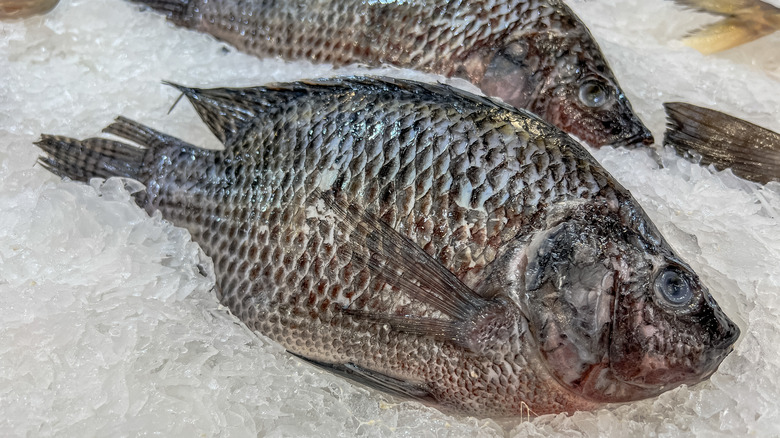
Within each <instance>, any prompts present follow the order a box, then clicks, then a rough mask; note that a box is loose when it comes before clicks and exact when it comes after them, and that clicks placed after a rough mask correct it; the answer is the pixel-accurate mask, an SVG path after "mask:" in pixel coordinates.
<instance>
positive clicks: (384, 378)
mask: <svg viewBox="0 0 780 438" xmlns="http://www.w3.org/2000/svg"><path fill="white" fill-rule="evenodd" d="M288 352H289V353H290V354H292V355H293V356H295V357H297V358H299V359H301V360H304V361H306V362H308V363H310V364H312V365H315V366H317V367H319V368H322V369H324V370H326V371H329V372H332V373H334V374H338V375H340V376H342V377H346V378H348V379H350V380H352V381H355V382H357V383H360V384H361V385H364V386H368V387H369V388H374V389H378V390H380V391H383V392H386V393H389V394H391V395H394V396H397V397H400V398H405V399H412V400H416V401H419V402H422V403H426V404H431V403H435V402H436V399H435V398H434V397H433V395H431V393H430V392H429V391H428V390H427V389H426V387H425V384H420V383H411V382H407V381H404V380H401V379H396V378H395V377H390V376H388V375H386V374H383V373H381V372H378V371H374V370H370V369H368V368H364V367H361V366H358V365H355V364H353V363H349V362H348V363H327V362H320V361H317V360H314V359H309V358H308V357H306V356H301V355H300V354H296V353H293V352H291V351H288Z"/></svg>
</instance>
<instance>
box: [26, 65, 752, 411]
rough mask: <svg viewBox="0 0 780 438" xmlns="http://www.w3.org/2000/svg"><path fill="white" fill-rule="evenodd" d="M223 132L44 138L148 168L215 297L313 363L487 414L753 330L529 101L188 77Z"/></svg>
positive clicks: (84, 155) (689, 356)
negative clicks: (195, 249)
mask: <svg viewBox="0 0 780 438" xmlns="http://www.w3.org/2000/svg"><path fill="white" fill-rule="evenodd" d="M176 87H177V88H178V89H179V90H181V91H182V93H184V94H185V95H186V96H187V98H188V99H189V100H190V102H191V103H192V104H193V105H194V106H195V108H196V109H197V111H198V113H199V114H200V116H201V118H202V119H203V121H204V122H205V123H206V124H208V126H209V127H210V128H211V130H212V131H213V132H214V133H215V134H216V135H217V137H218V138H219V139H220V140H221V141H222V142H223V143H224V145H225V149H224V150H222V151H214V150H206V149H201V148H198V147H196V146H193V145H190V144H187V143H185V142H183V141H181V140H178V139H176V138H173V137H170V136H168V135H166V134H163V133H160V132H157V131H155V130H152V129H151V128H148V127H145V126H143V125H141V124H138V123H136V122H133V121H130V120H128V119H125V118H119V119H117V120H116V122H115V123H113V124H112V125H110V126H109V127H108V128H106V129H105V132H108V133H111V134H114V135H116V136H119V137H120V138H124V139H127V140H129V141H132V142H133V143H135V144H136V145H141V147H139V146H133V145H130V144H126V143H123V142H121V141H116V140H109V139H103V138H91V139H87V140H83V141H80V140H74V139H71V138H66V137H57V136H49V135H44V136H42V138H41V140H40V141H39V142H38V143H37V145H38V146H39V147H40V148H42V149H43V151H44V152H45V156H43V157H41V159H40V163H41V164H42V165H43V166H44V167H46V168H47V169H49V170H51V171H52V172H54V173H56V174H58V175H61V176H67V177H70V178H72V179H75V180H81V181H86V180H88V179H90V178H92V177H101V178H108V177H111V176H122V177H128V178H134V179H137V180H138V181H140V182H142V183H144V184H145V186H146V189H145V190H144V191H141V192H139V193H137V194H136V195H135V196H136V200H137V202H138V204H139V205H141V206H142V207H144V208H145V209H146V210H147V211H149V212H152V211H155V210H159V211H160V212H162V215H163V217H165V218H167V219H168V220H170V221H172V222H173V223H174V224H177V225H179V226H182V227H186V228H187V229H188V230H189V231H190V233H191V234H192V237H193V239H194V240H195V241H197V242H199V243H200V245H201V246H202V248H203V250H204V251H205V252H206V253H207V254H208V255H210V256H211V257H212V258H213V260H214V267H215V271H216V274H217V280H218V286H219V289H220V290H221V293H220V298H221V300H222V302H223V303H224V304H225V305H227V306H228V307H229V308H230V309H231V311H232V312H233V313H234V314H235V315H237V316H238V317H239V318H240V319H241V320H242V321H244V322H245V323H246V324H247V325H248V326H249V327H250V328H252V329H254V330H257V331H259V332H261V333H263V334H265V335H267V336H269V337H270V338H272V339H274V340H276V341H277V342H279V343H280V344H282V345H283V346H284V347H285V348H286V349H287V350H289V351H290V352H291V353H293V354H295V355H297V356H299V357H301V358H303V359H305V360H307V361H309V362H311V363H314V364H316V365H318V366H321V367H324V368H327V369H329V370H331V371H334V372H337V373H340V374H343V375H345V376H348V377H350V378H352V379H355V380H358V381H360V382H362V383H364V384H367V385H369V386H372V387H375V388H378V389H381V390H383V391H386V392H389V393H392V394H396V395H401V396H404V397H409V398H412V399H415V400H419V401H422V402H425V403H430V404H434V405H436V406H439V407H440V408H442V409H444V410H447V411H451V412H457V413H461V414H468V415H475V416H493V417H502V416H517V415H522V414H523V412H524V410H526V411H528V410H530V412H531V413H532V414H537V415H541V414H547V413H558V412H573V411H576V410H589V409H595V408H597V407H600V406H603V405H604V404H605V403H610V402H627V401H632V400H638V399H643V398H647V397H652V396H655V395H658V394H660V393H662V392H664V391H668V390H670V389H672V388H675V387H677V386H679V385H681V384H688V385H692V384H695V383H698V382H700V381H702V380H705V379H707V378H708V377H709V376H710V375H711V374H712V373H714V372H715V370H716V369H717V367H718V365H719V364H720V362H721V361H722V360H723V359H724V358H725V357H726V355H727V354H728V353H729V352H730V351H731V350H732V346H733V344H734V342H735V341H736V340H737V337H738V336H739V329H738V328H737V326H736V325H735V324H734V323H733V322H731V321H730V320H729V319H728V317H727V316H726V315H724V313H723V312H722V311H721V309H720V308H719V307H718V305H717V304H716V303H715V301H714V300H713V298H712V296H710V294H709V292H708V291H707V289H706V288H705V286H704V285H702V283H701V281H700V280H699V277H698V276H697V275H696V273H694V272H693V271H692V270H691V268H690V267H689V266H688V265H687V264H686V263H685V262H684V261H683V260H681V259H680V258H679V257H678V256H677V255H676V254H675V253H674V251H673V250H672V248H670V247H669V245H668V244H667V242H666V241H665V240H664V238H663V237H662V236H661V235H660V234H659V232H658V230H657V229H656V227H655V226H654V225H653V224H652V223H651V222H650V221H649V220H648V218H647V216H646V215H645V213H644V212H643V211H642V209H641V208H640V206H639V205H638V204H637V203H636V201H635V200H634V199H633V198H632V197H631V195H630V194H629V193H628V192H627V191H626V190H625V189H624V188H623V187H622V186H620V184H618V183H617V182H616V181H615V180H614V179H613V178H612V177H611V176H610V175H609V174H608V173H607V172H606V171H605V170H604V169H603V168H602V167H601V166H600V165H599V164H598V163H597V162H596V161H595V160H594V159H593V158H592V157H591V156H590V155H589V154H588V153H587V152H586V151H585V150H584V148H583V147H582V146H580V145H579V144H578V143H576V142H574V141H573V140H571V138H570V137H569V136H568V135H566V134H564V133H563V132H561V131H560V130H558V129H557V128H555V127H553V126H551V125H549V124H547V123H546V122H544V121H542V120H541V119H539V118H537V117H536V116H533V115H531V114H530V113H527V112H524V111H520V110H517V109H514V108H512V107H509V106H507V105H503V104H499V103H496V102H494V101H492V100H490V99H487V98H483V97H478V96H475V95H472V94H469V93H466V92H463V91H458V90H456V89H453V88H449V87H446V86H442V85H428V84H421V83H417V82H413V81H405V80H391V79H377V78H342V79H330V80H321V81H311V82H298V83H289V84H277V85H269V86H265V87H257V88H246V89H228V88H221V89H211V90H204V89H194V88H187V87H183V86H176Z"/></svg>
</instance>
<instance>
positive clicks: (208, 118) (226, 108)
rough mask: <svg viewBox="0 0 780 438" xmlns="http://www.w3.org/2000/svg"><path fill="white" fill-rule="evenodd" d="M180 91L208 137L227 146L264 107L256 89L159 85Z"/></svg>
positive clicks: (169, 83) (264, 102) (261, 89)
mask: <svg viewBox="0 0 780 438" xmlns="http://www.w3.org/2000/svg"><path fill="white" fill-rule="evenodd" d="M163 83H165V84H167V85H170V86H172V87H174V88H176V89H177V90H179V91H181V92H182V93H183V94H184V96H186V97H187V99H188V100H189V101H190V103H191V104H192V106H193V107H195V111H197V112H198V115H199V116H200V118H201V120H203V122H204V123H206V125H207V126H208V127H209V129H210V130H211V132H212V133H214V135H215V136H216V137H217V138H218V139H219V141H220V142H222V144H223V145H225V146H228V145H230V144H232V142H233V141H234V140H235V139H237V138H240V137H241V135H242V134H243V133H244V131H245V129H246V128H247V126H249V125H251V124H252V121H253V120H254V119H255V118H256V117H257V116H258V115H259V114H260V113H261V112H262V111H263V110H264V108H265V107H267V106H268V102H266V101H264V100H262V99H258V98H257V97H258V95H259V94H260V93H262V91H264V90H265V89H264V88H262V87H258V88H212V89H201V88H190V87H185V86H183V85H178V84H174V83H172V82H163Z"/></svg>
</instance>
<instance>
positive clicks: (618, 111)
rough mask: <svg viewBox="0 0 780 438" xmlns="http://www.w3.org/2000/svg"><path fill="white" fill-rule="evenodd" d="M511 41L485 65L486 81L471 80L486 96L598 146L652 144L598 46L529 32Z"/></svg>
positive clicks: (572, 38) (557, 36) (484, 77)
mask: <svg viewBox="0 0 780 438" xmlns="http://www.w3.org/2000/svg"><path fill="white" fill-rule="evenodd" d="M583 28H584V26H583ZM579 34H583V32H579ZM584 34H585V36H586V37H588V38H592V37H590V34H589V33H587V30H584ZM508 41H509V42H508V43H507V44H504V45H503V46H502V47H500V48H499V49H497V50H496V51H495V52H493V54H492V58H490V59H489V60H488V61H487V62H485V65H486V67H485V70H484V74H483V76H482V78H481V79H476V78H473V77H472V81H474V82H477V83H479V87H480V88H481V89H482V91H483V92H485V93H486V94H487V95H489V96H497V97H500V98H501V99H503V100H504V101H505V102H507V103H508V104H510V105H512V106H514V107H516V108H526V109H529V110H531V111H532V112H534V113H536V114H537V115H539V116H540V117H542V118H543V119H546V120H547V121H549V122H551V123H553V124H555V125H556V126H558V127H559V128H561V129H563V130H564V131H566V132H568V133H571V134H573V135H575V136H577V137H578V138H579V139H581V140H584V141H586V142H588V144H590V145H591V146H594V147H600V146H604V145H613V146H637V145H642V144H644V145H649V144H652V143H653V136H652V134H651V133H650V130H648V129H647V127H645V125H644V124H643V123H642V121H641V120H639V117H637V116H636V114H634V110H633V109H632V108H631V104H630V103H629V102H628V99H627V98H626V96H625V94H624V93H623V90H622V89H621V88H620V86H619V85H618V83H617V80H616V79H615V77H614V75H613V74H612V71H611V70H610V68H609V66H608V65H607V62H606V60H604V58H603V57H602V55H601V53H600V50H599V48H598V46H597V45H596V43H595V42H592V41H587V40H585V41H583V40H582V38H577V37H576V36H571V35H561V34H558V33H555V32H538V33H536V34H534V35H532V36H529V35H527V34H526V33H525V31H524V33H523V34H522V35H518V36H517V38H516V39H512V38H510V39H508Z"/></svg>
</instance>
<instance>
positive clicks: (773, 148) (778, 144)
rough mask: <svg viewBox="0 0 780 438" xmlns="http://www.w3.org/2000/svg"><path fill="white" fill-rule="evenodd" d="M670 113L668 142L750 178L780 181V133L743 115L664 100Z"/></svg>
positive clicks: (702, 159) (666, 136)
mask: <svg viewBox="0 0 780 438" xmlns="http://www.w3.org/2000/svg"><path fill="white" fill-rule="evenodd" d="M664 108H665V109H666V114H667V117H668V124H667V130H666V134H665V135H664V144H665V145H669V146H672V147H674V148H675V149H676V150H677V151H678V152H679V153H681V154H683V155H695V154H698V155H701V162H702V164H713V165H714V166H715V167H716V168H718V169H720V170H723V169H726V168H731V170H732V171H733V172H734V174H735V175H737V176H740V177H742V178H745V179H748V180H750V181H755V182H759V183H767V182H769V181H780V134H778V133H776V132H773V131H770V130H769V129H766V128H762V127H760V126H758V125H754V124H752V123H750V122H746V121H744V120H742V119H738V118H736V117H733V116H730V115H728V114H724V113H722V112H720V111H715V110H711V109H707V108H702V107H699V106H695V105H691V104H689V103H682V102H668V103H665V104H664Z"/></svg>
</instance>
